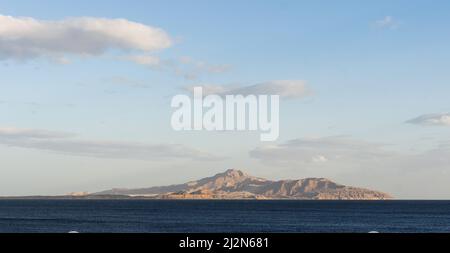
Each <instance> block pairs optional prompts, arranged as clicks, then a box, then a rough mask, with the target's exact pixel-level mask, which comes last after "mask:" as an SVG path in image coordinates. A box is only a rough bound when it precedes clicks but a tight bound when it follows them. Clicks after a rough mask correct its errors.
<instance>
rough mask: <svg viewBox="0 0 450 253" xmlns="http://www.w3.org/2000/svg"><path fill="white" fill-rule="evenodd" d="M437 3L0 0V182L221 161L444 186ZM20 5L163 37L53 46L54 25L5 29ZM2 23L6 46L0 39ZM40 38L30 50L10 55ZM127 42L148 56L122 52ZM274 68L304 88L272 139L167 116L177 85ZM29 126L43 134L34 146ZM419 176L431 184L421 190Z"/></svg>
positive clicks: (231, 81)
mask: <svg viewBox="0 0 450 253" xmlns="http://www.w3.org/2000/svg"><path fill="white" fill-rule="evenodd" d="M449 10H450V3H449V2H448V1H433V2H430V1H373V2H371V3H368V2H364V3H363V2H361V1H339V2H332V1H276V2H275V1H271V2H270V1H215V2H211V1H127V2H124V1H95V2H93V1H77V2H76V3H74V2H69V1H58V2H56V1H39V3H36V2H35V1H0V15H3V16H11V19H2V21H0V87H1V91H2V92H1V93H0V160H2V161H3V162H4V164H5V166H1V167H2V168H0V173H1V174H2V177H1V179H0V195H21V194H33V193H40V194H59V193H67V192H71V191H96V190H102V189H103V188H111V187H140V186H149V185H159V184H166V183H176V182H183V181H185V180H188V179H195V178H198V177H202V176H207V175H210V174H213V173H216V172H219V171H223V170H225V169H228V168H231V167H234V168H241V169H243V170H245V171H247V172H248V173H250V174H254V175H257V176H261V177H269V178H273V179H278V178H302V177H307V176H314V177H328V178H331V179H333V180H336V181H338V182H342V183H346V184H355V185H358V186H365V187H372V188H375V189H379V190H384V191H387V192H390V193H392V194H393V195H394V196H396V197H402V198H450V187H449V186H448V184H447V182H448V181H449V180H450V174H449V173H450V171H449V170H450V167H449V166H450V165H449V164H450V161H449V158H448V157H450V156H448V155H449V154H450V151H449V149H450V148H449V146H450V144H449V141H450V123H449V117H450V116H449V114H448V113H449V112H450V104H449V102H448V94H450V85H449V82H450V77H449V75H448V71H447V69H448V66H450V50H449V48H448V45H449V42H450V33H448V25H449V24H450V17H449V16H448V11H449ZM24 17H28V18H33V19H34V20H35V21H36V22H38V23H40V24H45V22H47V21H53V22H60V23H59V24H60V25H61V26H64V25H67V23H64V20H68V19H70V18H72V19H78V20H80V19H82V18H84V17H90V18H93V19H96V20H98V19H107V20H114V19H118V18H121V19H125V20H127V21H129V22H135V23H138V24H141V25H145V26H148V27H151V28H158V29H160V30H161V31H163V32H164V34H166V35H167V36H168V37H169V38H170V42H171V43H170V45H162V44H161V43H160V44H158V45H157V46H156V48H155V49H151V50H142V49H143V48H147V47H146V45H145V39H143V40H140V41H141V42H142V43H144V44H142V45H141V44H139V43H138V44H136V43H137V42H136V41H135V40H133V41H131V40H132V39H134V37H133V38H131V37H130V39H129V40H127V39H123V38H125V37H122V40H124V41H122V42H123V43H134V44H132V46H130V45H131V44H127V45H128V46H126V47H125V46H124V47H117V46H116V47H115V45H117V44H114V43H115V40H114V41H112V42H111V40H105V41H103V42H102V43H106V44H105V45H106V47H107V50H105V51H102V52H101V53H93V51H89V52H83V51H82V50H84V49H86V48H88V49H92V48H95V47H94V46H98V45H89V43H96V42H98V41H96V40H93V39H91V38H88V37H86V38H85V37H83V38H77V37H76V36H73V37H68V38H63V39H66V40H61V41H60V42H57V43H60V44H64V43H67V44H70V43H71V42H72V41H75V43H77V41H80V42H79V43H78V44H81V43H85V44H86V45H87V47H86V48H78V47H77V46H74V50H78V51H76V53H74V52H65V51H64V50H62V51H61V50H60V51H56V49H52V48H51V46H54V47H58V45H55V43H52V41H51V38H52V37H51V34H53V32H54V31H52V29H54V27H55V26H48V27H47V28H45V30H44V31H45V32H43V33H41V34H40V35H39V36H38V35H36V34H34V33H32V32H33V31H32V29H34V28H33V27H31V23H27V24H26V25H29V26H30V27H31V28H30V29H29V30H26V29H22V31H18V30H20V29H18V30H14V29H17V28H14V27H13V26H12V25H11V24H17V23H18V22H22V21H24V20H26V18H24ZM7 20H9V21H7ZM11 20H12V21H11ZM2 22H3V24H2ZM6 22H11V23H6ZM61 22H62V23H61ZM2 29H3V30H2ZM104 29H107V28H104ZM24 30H26V32H24ZM113 30H114V29H113ZM121 31H122V30H120V31H119V30H117V32H116V33H115V34H118V35H119V36H120V32H121ZM122 32H123V31H122ZM46 33H48V34H49V35H47V34H46ZM11 34H13V35H11ZM17 34H19V35H20V36H23V37H21V39H22V40H21V41H20V43H18V42H16V44H14V45H13V46H11V45H10V44H6V43H5V42H4V41H7V40H11V39H12V38H13V37H14V36H16V37H17V36H18V35H17ZM24 34H25V35H24ZM30 34H32V35H30ZM94 35H95V34H94ZM134 35H135V34H134ZM40 36H42V38H44V39H45V40H46V43H48V44H46V45H45V50H44V51H39V53H37V56H36V55H33V56H30V55H29V54H25V53H29V52H31V51H29V50H30V49H29V48H27V47H35V46H36V45H37V44H36V43H38V42H36V41H33V39H34V40H39V39H42V38H40ZM45 36H48V37H45ZM124 36H125V35H124ZM158 36H163V35H158ZM16 37H14V38H16ZM49 38H50V39H49ZM136 38H137V39H136V40H139V39H140V38H139V37H136ZM147 39H148V40H149V41H151V40H152V38H147ZM130 41H131V42H130ZM63 42H64V43H63ZM122 42H121V43H122ZM135 42H136V43H135ZM107 43H112V44H111V45H109V44H107ZM16 46H17V47H16ZM59 46H60V45H59ZM91 46H92V47H91ZM17 48H19V49H17ZM12 50H15V51H12ZM52 50H54V51H52ZM92 50H93V49H92ZM142 51H144V52H142ZM18 52H20V54H19V53H18ZM24 52H25V53H24ZM33 52H34V51H33ZM55 52H56V53H55ZM141 54H142V55H146V57H148V56H151V57H152V59H153V58H155V59H158V60H159V61H160V63H158V64H157V66H154V65H152V66H149V65H148V64H142V62H140V63H141V64H139V62H138V63H137V62H136V60H134V61H133V60H130V59H129V58H127V57H130V56H135V55H141ZM273 80H298V81H299V83H300V81H301V82H302V83H306V86H307V87H308V88H309V89H310V90H311V91H312V94H311V95H309V96H305V97H302V98H296V99H287V100H283V101H282V103H281V119H280V120H281V132H280V138H279V140H278V141H277V142H274V143H261V142H260V141H259V134H256V133H249V132H244V133H236V132H231V133H217V132H212V133H211V132H174V131H173V130H172V129H171V127H170V116H171V113H172V109H171V108H170V98H171V97H172V96H173V95H175V94H178V93H182V92H183V88H184V87H186V86H192V85H197V84H201V85H222V86H230V85H237V86H249V85H254V84H259V83H265V82H270V81H273ZM424 115H425V116H427V115H428V116H427V117H423V116H424ZM421 116H422V118H420V117H421ZM411 119H416V120H412V121H410V123H405V122H406V121H408V120H411ZM8 129H9V130H8ZM11 129H12V130H11ZM24 129H26V130H24ZM42 131H49V132H51V133H48V132H44V133H43V132H42ZM56 133H67V134H71V135H73V137H67V141H66V140H65V139H64V138H63V140H62V141H61V140H57V141H55V140H54V138H55V137H54V135H55V134H56ZM36 134H39V136H41V137H39V138H42V139H45V138H47V139H45V141H42V140H41V139H39V138H38V139H39V140H38V141H39V143H38V144H36V143H35V142H36V136H35V135H36ZM30 135H31V137H30ZM56 135H57V134H56ZM48 138H50V139H51V140H48ZM293 140H297V141H296V142H292V141H293ZM55 143H56V144H55ZM99 143H100V144H99ZM292 143H294V144H292ZM299 143H300V144H299ZM137 144H143V145H146V146H145V154H148V157H147V156H146V157H138V156H136V155H122V156H118V157H114V156H112V155H111V154H109V153H108V154H109V155H105V154H104V153H102V152H103V151H98V149H102V150H103V149H106V148H108V147H107V145H111V146H112V149H114V150H115V151H117V152H119V151H121V150H122V149H123V151H124V154H127V153H129V152H131V151H130V150H133V149H134V148H136V145H137ZM158 145H162V147H161V146H158ZM179 146H183V148H182V149H181V150H180V149H179V148H178V147H179ZM158 147H159V148H160V149H163V150H166V152H167V153H164V154H161V152H160V151H158V152H156V151H155V150H156V149H158ZM152 152H156V154H153V153H152ZM99 153H101V154H100V155H99ZM180 156H181V159H180ZM205 156H208V157H210V158H211V159H203V158H204V157H205ZM24 158H25V159H24ZM318 158H323V159H318ZM318 161H320V162H318ZM423 180H426V181H427V182H434V183H433V184H432V185H430V186H429V187H428V188H427V189H425V190H424V189H423V186H422V185H421V186H417V185H418V184H420V183H421V182H423Z"/></svg>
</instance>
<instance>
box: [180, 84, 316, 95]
mask: <svg viewBox="0 0 450 253" xmlns="http://www.w3.org/2000/svg"><path fill="white" fill-rule="evenodd" d="M195 86H200V87H202V88H203V95H210V94H216V95H220V96H225V95H237V94H240V95H244V96H246V95H279V96H280V97H282V98H303V97H306V96H309V95H311V94H312V91H311V89H309V88H308V86H307V85H306V82H305V81H303V80H274V81H267V82H263V83H258V84H254V85H249V86H232V85H195ZM193 88H194V86H188V87H186V88H185V89H186V90H188V91H190V92H192V91H193Z"/></svg>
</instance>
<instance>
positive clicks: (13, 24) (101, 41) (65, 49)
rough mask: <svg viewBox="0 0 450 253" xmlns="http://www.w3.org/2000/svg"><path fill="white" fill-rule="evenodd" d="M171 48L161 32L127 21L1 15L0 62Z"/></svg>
mask: <svg viewBox="0 0 450 253" xmlns="http://www.w3.org/2000/svg"><path fill="white" fill-rule="evenodd" d="M171 45H172V40H171V38H170V37H169V35H168V34H167V33H166V32H165V31H163V30H162V29H160V28H155V27H151V26H147V25H144V24H140V23H136V22H132V21H128V20H126V19H107V18H92V17H77V18H68V19H64V20H59V21H45V20H37V19H33V18H29V17H12V16H3V15H0V59H16V60H27V59H31V58H37V57H47V58H50V59H57V60H59V59H65V58H64V57H65V56H66V55H81V56H95V55H101V54H103V53H105V52H106V51H107V50H109V49H118V50H122V51H127V52H128V51H134V50H139V51H144V52H153V51H156V50H160V49H164V48H168V47H170V46H171Z"/></svg>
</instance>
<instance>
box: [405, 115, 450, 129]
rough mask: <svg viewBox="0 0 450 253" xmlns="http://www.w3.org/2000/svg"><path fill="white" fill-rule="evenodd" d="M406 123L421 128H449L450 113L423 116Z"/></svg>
mask: <svg viewBox="0 0 450 253" xmlns="http://www.w3.org/2000/svg"><path fill="white" fill-rule="evenodd" d="M406 123H410V124H417V125H423V126H450V113H435V114H424V115H421V116H419V117H416V118H414V119H410V120H408V121H406Z"/></svg>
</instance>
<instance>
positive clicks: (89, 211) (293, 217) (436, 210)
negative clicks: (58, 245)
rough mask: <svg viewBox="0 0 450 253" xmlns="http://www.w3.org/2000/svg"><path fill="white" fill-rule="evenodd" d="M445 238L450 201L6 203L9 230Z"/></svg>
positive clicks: (0, 215) (1, 206)
mask: <svg viewBox="0 0 450 253" xmlns="http://www.w3.org/2000/svg"><path fill="white" fill-rule="evenodd" d="M70 231H72V232H73V231H76V232H79V233H97V232H101V233H172V232H180V233H184V232H188V233H205V232H206V233H216V232H222V233H224V232H225V233H228V232H240V233H256V232H275V233H284V232H300V233H306V232H312V233H320V232H327V233H341V232H350V233H368V232H375V231H376V232H379V233H415V232H425V233H428V232H430V233H440V232H450V201H412V200H411V201H409V200H404V201H397V200H390V201H300V200H137V199H134V200H74V199H72V200H43V199H39V200H38V199H36V200H31V199H30V200H0V232H4V233H11V232H12V233H23V232H25V233H68V232H70Z"/></svg>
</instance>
